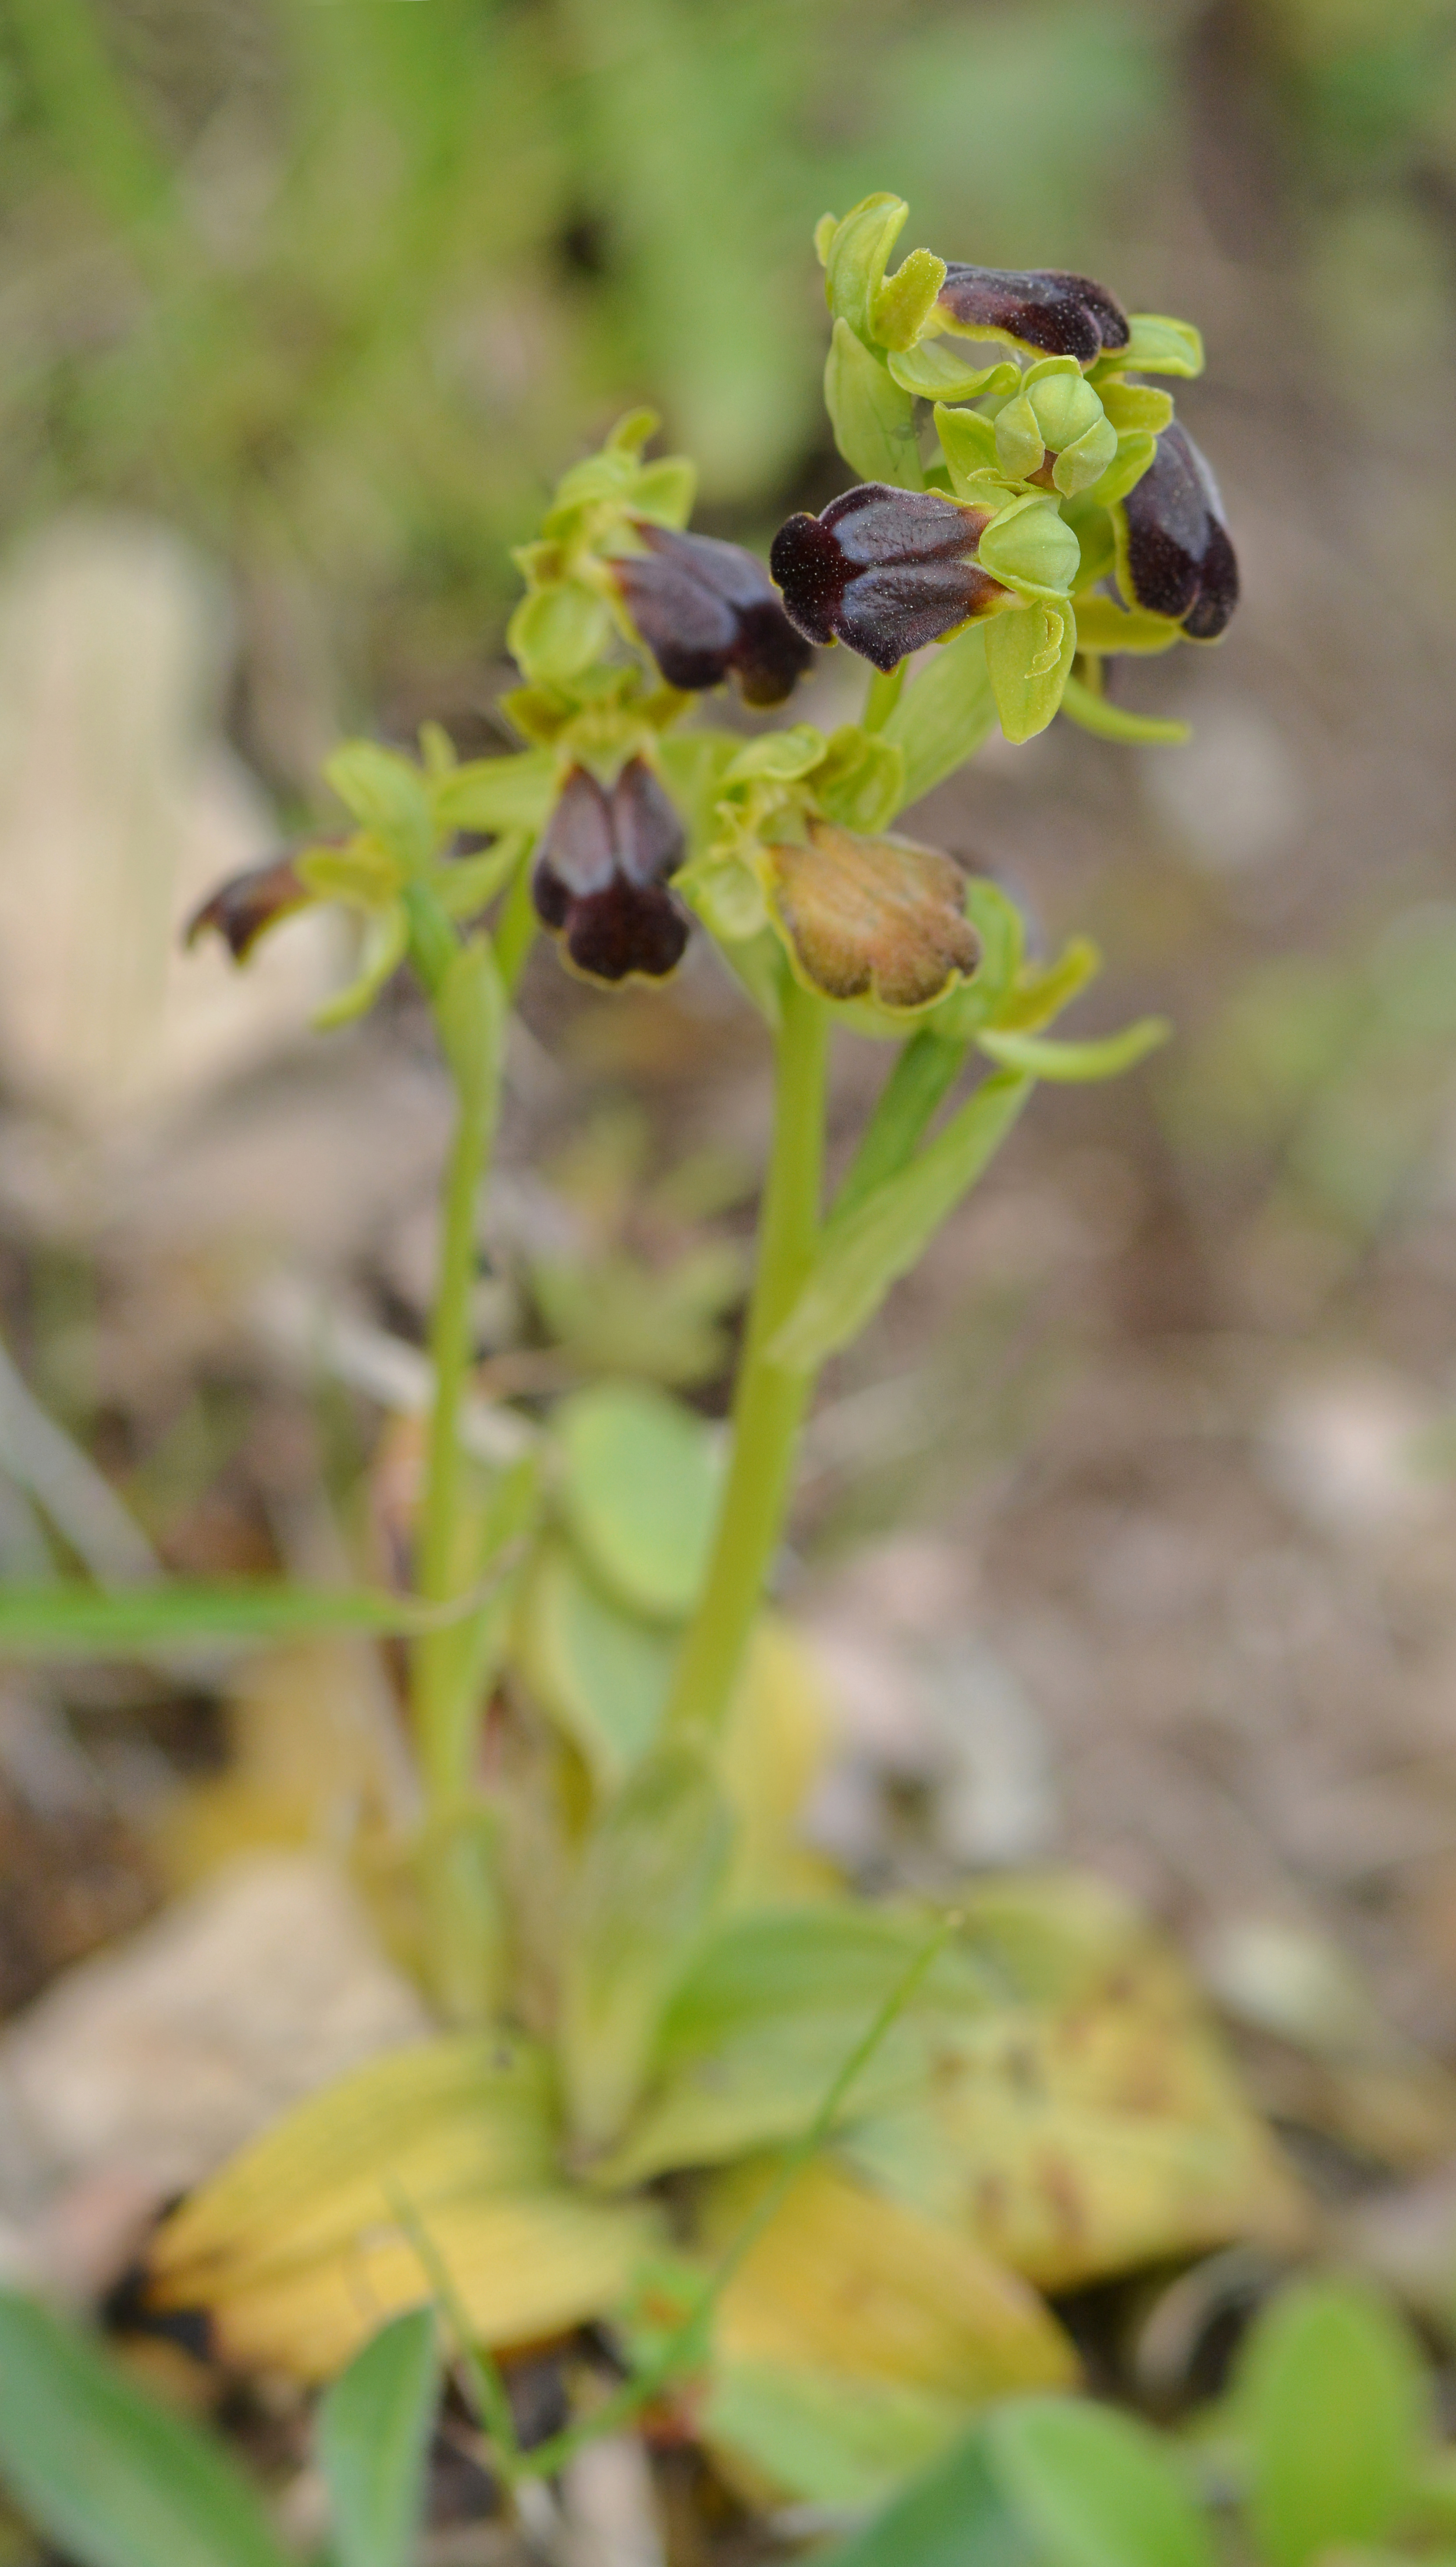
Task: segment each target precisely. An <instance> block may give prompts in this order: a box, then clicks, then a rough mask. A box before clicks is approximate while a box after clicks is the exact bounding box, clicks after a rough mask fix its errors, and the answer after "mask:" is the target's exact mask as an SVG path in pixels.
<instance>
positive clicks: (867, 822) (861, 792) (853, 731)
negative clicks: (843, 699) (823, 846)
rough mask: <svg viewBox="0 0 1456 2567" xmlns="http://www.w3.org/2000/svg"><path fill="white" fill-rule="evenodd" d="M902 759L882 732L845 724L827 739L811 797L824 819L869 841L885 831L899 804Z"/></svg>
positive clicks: (893, 743) (903, 758)
mask: <svg viewBox="0 0 1456 2567" xmlns="http://www.w3.org/2000/svg"><path fill="white" fill-rule="evenodd" d="M904 790H905V754H904V750H903V749H902V748H901V747H900V746H899V744H898V742H897V741H895V740H891V739H886V738H885V736H884V734H883V733H882V732H877V731H866V730H861V729H860V728H859V725H858V723H857V722H847V723H846V724H845V726H844V728H843V729H841V730H837V731H834V732H832V733H831V736H830V741H829V745H828V747H827V748H826V750H825V753H824V758H823V761H822V763H821V764H820V765H819V766H818V767H817V768H816V769H815V770H814V794H815V800H816V801H817V802H818V804H819V807H820V809H821V811H823V812H824V814H825V816H826V818H827V819H830V820H838V821H839V822H840V824H841V826H842V827H844V828H846V829H858V830H861V831H862V832H863V833H864V834H865V835H866V836H872V835H873V834H874V832H875V830H876V829H885V828H888V826H889V823H890V821H891V820H892V819H893V818H894V815H895V813H896V811H897V810H898V809H899V807H900V804H901V802H902V800H903V799H904Z"/></svg>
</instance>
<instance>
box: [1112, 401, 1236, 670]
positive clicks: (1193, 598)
mask: <svg viewBox="0 0 1456 2567" xmlns="http://www.w3.org/2000/svg"><path fill="white" fill-rule="evenodd" d="M1122 507H1123V511H1124V514H1125V518H1126V575H1125V579H1124V581H1123V586H1124V588H1125V589H1126V590H1127V591H1128V592H1129V595H1128V603H1129V604H1130V605H1134V606H1141V607H1145V608H1146V609H1147V610H1148V611H1149V613H1151V614H1153V615H1166V616H1169V617H1171V618H1172V619H1173V620H1174V621H1175V622H1176V623H1179V624H1181V625H1182V627H1183V630H1184V632H1185V633H1186V634H1187V635H1188V637H1189V640H1190V641H1193V642H1215V641H1217V639H1218V636H1219V635H1220V634H1221V633H1222V632H1223V630H1224V627H1225V626H1226V625H1227V623H1228V621H1229V618H1230V617H1231V615H1232V614H1233V611H1234V608H1235V607H1236V606H1237V605H1238V602H1239V565H1238V560H1237V557H1236V555H1235V552H1234V547H1233V544H1232V543H1231V541H1230V539H1229V530H1228V527H1227V526H1226V525H1225V523H1224V516H1223V502H1222V500H1221V499H1220V497H1219V494H1218V484H1217V482H1216V481H1215V480H1214V477H1213V474H1212V472H1211V471H1210V470H1209V467H1208V464H1207V463H1206V461H1205V460H1204V457H1203V456H1202V454H1201V453H1200V452H1199V450H1198V447H1197V446H1196V445H1195V444H1194V442H1193V439H1192V437H1191V436H1190V435H1189V434H1188V432H1187V430H1186V429H1185V428H1179V427H1177V426H1176V425H1175V426H1173V427H1171V428H1164V429H1163V432H1162V434H1161V435H1160V436H1159V438H1158V441H1157V450H1156V452H1155V454H1154V456H1153V459H1152V462H1151V463H1150V465H1149V466H1148V469H1147V470H1146V472H1144V474H1143V476H1142V478H1141V480H1140V481H1138V482H1136V483H1135V484H1134V486H1133V488H1132V489H1130V490H1129V491H1128V493H1127V496H1126V498H1125V499H1124V500H1123V502H1122Z"/></svg>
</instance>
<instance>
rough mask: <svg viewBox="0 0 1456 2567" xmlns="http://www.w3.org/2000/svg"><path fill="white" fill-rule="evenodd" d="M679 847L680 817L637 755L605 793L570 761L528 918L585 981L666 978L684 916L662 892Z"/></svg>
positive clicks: (681, 941)
mask: <svg viewBox="0 0 1456 2567" xmlns="http://www.w3.org/2000/svg"><path fill="white" fill-rule="evenodd" d="M683 852H684V841H683V834H682V823H681V822H680V820H679V819H678V816H677V813H676V812H675V811H674V809H673V807H672V805H671V803H670V802H669V801H668V799H667V796H666V794H665V793H664V792H663V790H662V787H661V785H660V784H659V783H658V781H657V778H656V776H655V775H654V774H653V773H652V770H651V768H650V767H649V766H646V765H644V764H643V761H642V760H641V758H639V757H633V758H629V759H628V760H627V763H626V765H625V766H624V767H623V768H622V770H621V773H620V775H619V776H618V777H617V779H616V782H615V783H614V784H613V786H612V787H611V790H610V792H609V793H608V792H607V791H606V790H605V789H604V787H603V786H602V785H600V784H599V783H598V781H597V778H596V776H595V775H589V774H588V772H587V770H586V768H585V767H583V766H574V767H573V768H572V771H571V773H570V775H569V776H568V777H567V780H566V782H565V784H564V785H563V786H562V789H561V794H560V797H559V799H558V801H557V806H556V809H555V810H554V811H553V813H552V815H551V818H550V820H549V821H548V822H547V827H546V835H545V837H544V838H543V839H542V841H541V846H540V850H539V852H538V854H537V858H536V866H535V870H534V872H533V874H532V878H531V891H532V897H533V898H534V900H535V903H536V914H537V916H538V918H540V920H541V921H542V923H543V925H544V926H546V927H550V928H554V929H555V930H556V931H557V932H558V933H559V934H560V935H561V936H562V937H563V939H564V941H565V944H566V950H567V956H568V959H569V961H570V962H572V963H573V964H574V965H575V966H576V969H577V970H578V971H579V972H582V973H585V974H586V976H587V978H588V980H590V981H625V980H629V979H630V978H631V977H632V975H633V974H639V975H640V976H641V977H642V978H643V979H644V980H648V981H661V980H664V979H665V978H666V976H667V974H668V973H669V972H672V971H675V970H676V968H677V965H678V964H679V963H680V962H681V961H682V956H683V949H684V947H685V946H686V944H687V934H688V921H687V915H686V912H685V911H684V910H683V908H682V907H681V905H680V903H679V902H677V901H675V900H674V899H673V897H672V894H671V892H670V891H668V890H667V889H666V888H665V885H666V880H667V876H668V875H669V874H671V873H675V872H676V870H677V867H678V866H679V865H680V864H681V862H682V858H683Z"/></svg>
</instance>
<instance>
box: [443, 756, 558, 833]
mask: <svg viewBox="0 0 1456 2567" xmlns="http://www.w3.org/2000/svg"><path fill="white" fill-rule="evenodd" d="M557 787H558V767H557V761H556V759H555V758H554V757H553V756H552V755H551V754H550V752H549V751H548V750H546V749H542V748H528V749H523V750H521V751H520V753H519V754H518V755H516V756H514V757H477V758H472V759H471V761H470V763H469V765H467V766H457V767H456V768H455V770H454V772H453V774H450V775H445V776H441V778H440V780H439V782H438V783H437V784H436V786H435V812H436V816H437V818H438V819H439V821H440V822H441V824H442V826H443V827H444V828H446V829H479V830H481V831H482V832H484V831H489V832H490V833H491V834H492V835H494V834H495V833H496V831H498V830H506V829H539V828H540V827H541V826H542V824H543V822H544V821H545V819H546V816H547V813H548V812H549V811H550V809H551V806H552V804H553V802H554V801H555V800H556V795H557Z"/></svg>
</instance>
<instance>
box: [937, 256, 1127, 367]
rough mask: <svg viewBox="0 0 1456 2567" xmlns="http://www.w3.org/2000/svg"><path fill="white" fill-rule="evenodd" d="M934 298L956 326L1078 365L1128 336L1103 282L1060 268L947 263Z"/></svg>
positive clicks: (1121, 345) (1121, 313)
mask: <svg viewBox="0 0 1456 2567" xmlns="http://www.w3.org/2000/svg"><path fill="white" fill-rule="evenodd" d="M936 301H937V303H938V305H939V307H940V310H941V311H942V312H947V313H949V315H950V317H951V319H952V320H953V321H956V322H958V323H959V324H960V326H961V328H962V329H965V330H975V329H977V328H979V329H982V330H987V331H994V332H995V333H996V334H997V335H998V336H1001V335H1004V336H1005V337H1006V338H1008V339H1014V340H1015V341H1016V343H1017V345H1018V346H1019V347H1022V348H1035V349H1036V350H1037V352H1038V354H1039V355H1040V356H1044V357H1075V358H1076V359H1077V361H1078V364H1079V365H1081V366H1090V365H1091V364H1092V360H1093V358H1095V357H1099V356H1100V355H1101V354H1102V351H1103V350H1104V349H1106V348H1125V347H1126V345H1127V342H1128V340H1129V339H1130V337H1131V335H1132V334H1131V331H1130V330H1129V328H1128V325H1127V315H1126V313H1125V312H1124V311H1123V309H1122V307H1121V305H1120V303H1115V302H1114V301H1113V299H1112V297H1111V295H1110V294H1109V293H1108V292H1107V290H1106V287H1105V286H1103V285H1095V284H1093V282H1092V278H1091V277H1090V276H1067V275H1065V274H1064V273H1063V271H1062V270H1061V269H1060V268H1051V267H1047V268H1039V267H1038V268H1007V267H960V266H953V267H948V268H947V269H946V271H945V283H944V284H943V285H942V287H941V289H940V292H939V294H938V296H937V297H936Z"/></svg>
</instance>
